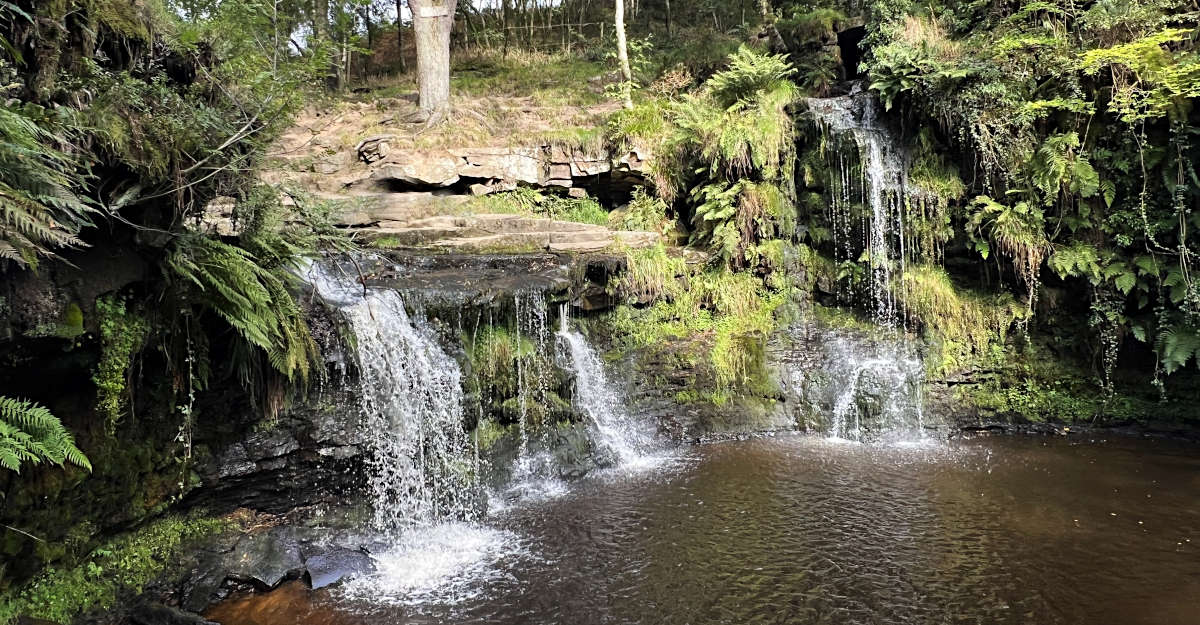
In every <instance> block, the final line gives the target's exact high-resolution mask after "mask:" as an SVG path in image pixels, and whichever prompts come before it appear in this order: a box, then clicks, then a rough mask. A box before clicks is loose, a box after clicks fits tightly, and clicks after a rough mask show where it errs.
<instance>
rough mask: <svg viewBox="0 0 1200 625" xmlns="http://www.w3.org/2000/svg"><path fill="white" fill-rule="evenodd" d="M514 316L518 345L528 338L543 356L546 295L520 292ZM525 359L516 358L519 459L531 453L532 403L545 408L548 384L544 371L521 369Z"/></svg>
mask: <svg viewBox="0 0 1200 625" xmlns="http://www.w3.org/2000/svg"><path fill="white" fill-rule="evenodd" d="M513 315H514V317H515V318H516V330H517V345H518V346H519V345H520V344H521V341H522V338H528V339H529V340H530V342H532V343H533V346H534V351H535V352H536V353H539V354H542V353H545V352H546V351H547V345H548V344H549V336H550V333H549V326H548V324H547V321H546V320H547V318H548V316H549V315H548V312H547V308H546V295H545V293H543V292H542V291H538V290H536V289H526V290H522V291H517V292H516V293H515V294H514V295H513ZM521 361H522V359H521V358H518V359H517V405H518V407H519V410H520V416H519V418H518V426H517V427H518V430H519V432H520V437H521V446H520V450H519V452H518V457H520V458H522V459H524V458H526V457H528V454H529V429H530V428H531V427H532V425H533V424H530V423H529V404H530V402H537V403H538V404H540V405H542V406H545V405H546V390H547V389H546V386H547V382H546V379H545V377H544V376H543V375H542V373H543V372H541V371H529V370H528V368H527V367H524V366H522V364H521Z"/></svg>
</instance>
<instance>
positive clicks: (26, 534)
mask: <svg viewBox="0 0 1200 625" xmlns="http://www.w3.org/2000/svg"><path fill="white" fill-rule="evenodd" d="M3 527H4V528H5V529H10V530H12V531H14V532H16V533H18V534H24V535H25V536H28V537H30V538H32V539H34V540H36V541H38V542H39V543H44V542H46V541H44V540H42V539H41V538H38V537H37V536H34V535H33V534H30V533H29V532H26V531H25V530H19V529H17V528H15V527H13V526H11V525H4V526H3Z"/></svg>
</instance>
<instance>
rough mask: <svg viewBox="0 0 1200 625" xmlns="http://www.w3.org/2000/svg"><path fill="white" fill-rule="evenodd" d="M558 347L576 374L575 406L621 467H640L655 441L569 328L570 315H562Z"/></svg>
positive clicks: (589, 348) (585, 344)
mask: <svg viewBox="0 0 1200 625" xmlns="http://www.w3.org/2000/svg"><path fill="white" fill-rule="evenodd" d="M558 340H559V345H560V346H561V347H562V350H563V353H564V355H565V356H566V359H567V360H568V361H569V362H570V366H571V370H572V371H573V372H574V374H575V392H574V395H573V397H572V403H573V404H574V405H575V408H576V409H578V410H579V411H581V412H583V413H584V414H585V415H587V417H588V419H590V420H591V421H592V424H593V426H594V427H595V428H596V433H597V435H598V437H599V439H600V442H601V444H603V445H604V446H605V447H608V448H609V449H610V450H612V452H613V453H614V454H616V456H617V461H618V463H619V464H622V465H626V464H637V463H639V462H640V461H641V460H644V459H645V458H646V454H647V452H648V451H649V449H650V448H651V445H652V442H653V441H652V438H651V437H650V436H649V435H648V433H646V432H644V431H642V430H641V429H640V428H639V427H638V424H637V423H636V421H635V420H634V419H633V418H632V417H631V416H630V415H629V413H628V412H627V411H626V410H625V406H624V403H623V402H622V401H621V398H620V396H619V395H618V394H617V393H616V392H615V390H614V389H613V386H612V384H611V383H610V382H609V380H608V376H606V375H605V374H604V363H603V362H601V361H600V357H599V355H597V354H596V351H595V350H593V349H592V346H591V345H589V344H588V342H587V339H586V338H584V336H583V335H582V334H580V333H579V332H576V331H574V330H572V329H571V328H570V313H569V312H568V309H567V306H566V305H565V304H563V305H562V307H561V309H560V312H559V329H558Z"/></svg>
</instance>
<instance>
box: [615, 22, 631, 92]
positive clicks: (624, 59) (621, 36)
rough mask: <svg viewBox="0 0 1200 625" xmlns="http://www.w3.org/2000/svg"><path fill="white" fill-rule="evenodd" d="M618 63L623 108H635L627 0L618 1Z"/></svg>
mask: <svg viewBox="0 0 1200 625" xmlns="http://www.w3.org/2000/svg"><path fill="white" fill-rule="evenodd" d="M615 9H616V11H615V12H616V17H615V19H614V22H615V25H616V29H617V62H618V63H620V64H621V79H622V81H623V82H622V83H621V106H624V107H625V108H627V109H631V108H633V93H632V91H633V72H632V71H630V69H629V48H628V47H627V46H626V45H625V0H616V7H615Z"/></svg>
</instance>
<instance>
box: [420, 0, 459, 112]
mask: <svg viewBox="0 0 1200 625" xmlns="http://www.w3.org/2000/svg"><path fill="white" fill-rule="evenodd" d="M456 4H457V0H409V2H408V6H409V7H410V8H411V9H412V15H413V36H414V37H415V39H416V43H417V90H418V99H419V108H420V111H421V114H422V116H423V117H425V118H426V121H427V123H430V124H435V123H437V122H439V121H441V120H442V119H444V118H445V117H446V114H447V113H448V112H449V110H450V30H451V29H452V28H453V27H454V8H455V5H456Z"/></svg>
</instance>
